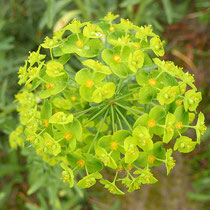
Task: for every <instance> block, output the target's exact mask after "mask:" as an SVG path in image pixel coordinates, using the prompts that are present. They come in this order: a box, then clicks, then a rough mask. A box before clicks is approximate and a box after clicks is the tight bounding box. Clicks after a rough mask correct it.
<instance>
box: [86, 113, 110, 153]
mask: <svg viewBox="0 0 210 210" xmlns="http://www.w3.org/2000/svg"><path fill="white" fill-rule="evenodd" d="M108 111H109V110H108V109H107V111H106V113H105V115H104V117H103V118H102V119H101V123H100V125H99V127H98V131H97V133H96V135H95V137H94V139H93V141H92V143H91V145H90V147H89V149H88V151H87V153H89V152H90V150H91V149H92V147H93V145H94V144H95V141H96V139H97V137H98V134H99V132H100V130H101V127H102V126H103V124H104V121H105V119H106V116H107V114H108Z"/></svg>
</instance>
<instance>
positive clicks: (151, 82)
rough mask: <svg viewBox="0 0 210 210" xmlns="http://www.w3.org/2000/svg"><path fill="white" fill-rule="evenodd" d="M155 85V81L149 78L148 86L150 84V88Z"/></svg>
mask: <svg viewBox="0 0 210 210" xmlns="http://www.w3.org/2000/svg"><path fill="white" fill-rule="evenodd" d="M156 83H157V81H156V80H155V79H153V78H151V79H149V84H150V86H152V87H153V86H155V85H156Z"/></svg>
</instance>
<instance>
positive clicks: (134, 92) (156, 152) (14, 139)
mask: <svg viewBox="0 0 210 210" xmlns="http://www.w3.org/2000/svg"><path fill="white" fill-rule="evenodd" d="M117 18H118V15H113V14H111V13H108V14H107V15H106V16H105V17H104V18H103V19H102V20H101V21H100V22H98V23H96V24H92V23H90V22H85V23H81V22H80V21H79V20H73V21H72V22H71V23H70V24H69V25H67V26H66V27H65V28H63V29H61V30H59V31H56V32H55V33H54V36H53V38H52V39H50V38H48V37H47V38H46V39H45V41H44V43H43V44H41V46H40V47H39V49H38V50H37V51H36V52H32V53H30V56H29V57H28V59H27V60H26V61H25V65H24V66H23V67H20V70H19V79H20V80H19V84H20V85H23V84H24V87H23V88H22V89H21V90H20V92H19V93H18V94H17V95H16V100H17V101H18V103H19V107H18V112H19V116H20V123H21V125H20V126H19V127H18V128H17V129H16V130H15V131H14V132H12V133H11V135H10V144H11V146H12V147H14V148H16V147H17V146H18V145H19V146H24V144H26V145H32V146H33V147H34V148H35V150H36V152H37V154H39V155H40V156H42V158H43V159H44V160H45V161H46V162H48V163H49V164H50V165H56V164H60V165H61V167H62V168H63V172H62V179H63V181H64V182H68V183H69V186H70V187H72V186H73V185H74V183H75V178H74V175H75V174H78V171H79V170H82V171H84V173H83V174H85V175H84V177H82V178H81V179H80V180H79V181H78V182H77V185H78V186H79V187H80V188H89V187H91V186H93V185H94V184H95V183H96V179H99V180H100V183H101V184H103V185H105V188H108V190H109V191H110V192H111V193H114V194H123V191H121V190H120V189H119V188H118V187H117V185H118V183H121V185H124V186H125V187H126V188H128V191H129V192H132V191H134V190H136V189H139V188H140V186H141V185H142V184H151V183H155V182H156V181H157V179H156V178H155V177H154V175H153V173H152V172H151V168H153V167H155V166H159V165H161V164H165V166H166V169H167V174H168V173H169V172H170V170H171V169H172V168H173V167H174V165H175V160H174V159H173V157H172V154H173V151H175V150H178V151H179V152H181V153H188V152H191V151H192V150H194V148H195V146H196V145H197V144H199V143H200V137H201V135H202V134H203V133H204V132H205V130H206V127H205V125H204V115H203V114H202V113H199V114H198V117H196V119H197V120H196V122H194V118H195V115H196V108H197V106H198V104H199V102H200V101H201V93H200V92H197V89H196V87H195V85H194V84H193V82H194V79H193V76H192V75H190V74H189V73H188V72H187V73H185V72H184V71H183V70H182V68H179V67H177V66H175V65H174V63H173V62H171V61H164V60H161V59H159V58H158V57H160V56H163V55H164V48H163V43H162V42H161V40H160V38H159V37H158V36H157V35H156V34H155V33H153V32H152V29H151V27H150V26H141V27H139V26H136V25H134V24H133V23H132V22H130V21H129V20H125V19H122V18H121V20H120V23H118V24H116V23H113V21H114V20H115V19H117ZM41 48H45V49H46V52H47V53H48V52H49V54H48V55H50V56H48V57H49V59H48V60H47V59H46V55H44V54H41V53H40V49H41ZM42 51H43V52H44V50H42ZM72 56H73V57H74V60H75V58H77V59H78V61H79V62H80V65H81V69H79V70H78V71H77V72H75V71H73V70H72V68H71V67H70V64H71V57H72ZM188 128H190V129H193V130H195V132H196V136H197V139H194V140H192V139H191V138H189V137H187V136H185V135H184V133H185V131H186V130H187V129H188ZM25 140H26V141H25ZM166 148H167V149H166ZM103 168H109V169H110V170H111V171H113V172H115V173H116V175H115V177H114V178H113V180H111V181H110V180H105V179H103V177H102V173H101V171H102V169H103Z"/></svg>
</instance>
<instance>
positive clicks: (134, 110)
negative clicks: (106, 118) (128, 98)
mask: <svg viewBox="0 0 210 210" xmlns="http://www.w3.org/2000/svg"><path fill="white" fill-rule="evenodd" d="M115 104H117V105H118V106H120V107H122V108H123V109H126V110H127V111H130V112H131V113H132V114H134V115H135V116H137V117H139V115H137V114H136V113H135V112H138V113H139V114H142V112H141V111H139V110H137V109H133V108H130V107H128V106H124V105H122V104H120V103H117V102H115Z"/></svg>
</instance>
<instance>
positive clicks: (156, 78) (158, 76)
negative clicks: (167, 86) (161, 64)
mask: <svg viewBox="0 0 210 210" xmlns="http://www.w3.org/2000/svg"><path fill="white" fill-rule="evenodd" d="M163 72H164V71H161V72H160V73H159V74H158V75H157V76H156V77H155V80H157V79H158V77H159V76H160V75H161V74H162V73H163Z"/></svg>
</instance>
